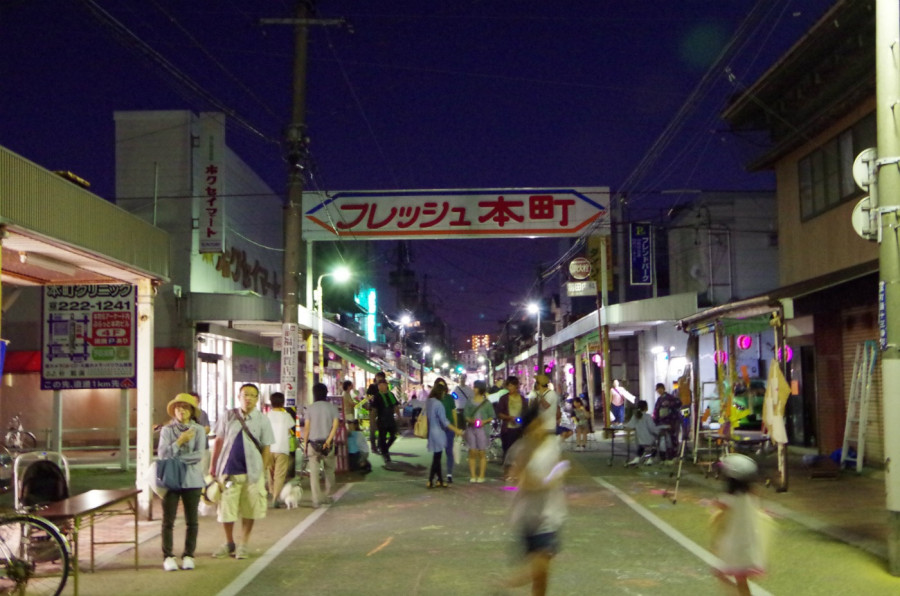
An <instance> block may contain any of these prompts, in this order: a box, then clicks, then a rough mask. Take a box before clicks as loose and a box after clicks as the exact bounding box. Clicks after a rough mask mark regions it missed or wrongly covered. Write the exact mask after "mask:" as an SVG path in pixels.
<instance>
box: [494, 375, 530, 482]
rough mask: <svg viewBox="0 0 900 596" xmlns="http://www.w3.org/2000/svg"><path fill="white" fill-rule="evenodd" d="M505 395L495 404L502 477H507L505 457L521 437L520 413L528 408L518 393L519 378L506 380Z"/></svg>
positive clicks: (511, 377) (525, 401)
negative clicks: (501, 450)
mask: <svg viewBox="0 0 900 596" xmlns="http://www.w3.org/2000/svg"><path fill="white" fill-rule="evenodd" d="M506 390H507V393H506V394H505V395H502V396H501V397H500V400H499V401H498V402H497V408H496V411H497V418H499V419H500V445H501V446H502V448H503V466H504V476H506V475H508V474H507V473H508V471H509V462H507V461H506V460H507V455H508V454H509V449H510V447H512V445H513V443H515V442H516V441H518V440H519V438H520V437H521V436H522V413H523V412H524V411H525V410H526V409H527V408H528V400H527V399H526V398H525V397H524V396H523V395H522V394H521V393H519V377H516V376H509V377H507V378H506Z"/></svg>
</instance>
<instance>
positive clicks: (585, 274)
mask: <svg viewBox="0 0 900 596" xmlns="http://www.w3.org/2000/svg"><path fill="white" fill-rule="evenodd" d="M569 275H571V276H572V277H574V278H575V279H577V280H582V279H587V278H589V277H590V276H591V262H590V261H589V260H588V259H585V258H584V257H575V258H574V259H572V260H571V261H569Z"/></svg>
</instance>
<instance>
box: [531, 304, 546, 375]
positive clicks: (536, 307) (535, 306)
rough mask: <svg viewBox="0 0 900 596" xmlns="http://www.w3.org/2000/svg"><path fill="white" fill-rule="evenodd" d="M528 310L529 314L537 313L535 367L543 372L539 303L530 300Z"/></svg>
mask: <svg viewBox="0 0 900 596" xmlns="http://www.w3.org/2000/svg"><path fill="white" fill-rule="evenodd" d="M528 312H530V313H531V314H536V315H537V367H538V374H543V372H544V342H543V341H542V338H543V334H542V333H541V305H540V303H539V302H532V303H531V304H529V305H528Z"/></svg>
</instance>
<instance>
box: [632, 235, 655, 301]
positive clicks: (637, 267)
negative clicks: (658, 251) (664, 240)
mask: <svg viewBox="0 0 900 596" xmlns="http://www.w3.org/2000/svg"><path fill="white" fill-rule="evenodd" d="M628 238H629V244H630V246H631V251H630V252H631V285H633V286H649V285H653V274H654V271H653V226H651V225H650V224H649V223H635V224H631V225H630V226H629V232H628Z"/></svg>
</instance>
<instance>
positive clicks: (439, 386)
mask: <svg viewBox="0 0 900 596" xmlns="http://www.w3.org/2000/svg"><path fill="white" fill-rule="evenodd" d="M435 390H437V391H439V392H440V393H441V398H440V399H441V403H442V404H444V414H446V416H447V422H448V423H449V424H450V425H452V426H453V427H454V428H459V427H460V423H459V418H458V417H457V413H456V400H455V399H453V394H451V393H450V388H449V387H448V386H447V381H445V380H444V379H443V378H442V377H438V378H436V379H435V380H434V389H432V391H435ZM430 422H431V421H430V420H429V423H430ZM444 434H445V435H446V441H445V443H444V452H445V453H446V454H447V484H453V468H454V467H455V465H456V453H455V452H454V451H453V448H454V445H455V443H456V433H455V432H454V431H453V430H451V429H450V428H449V427H447V428H444Z"/></svg>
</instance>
